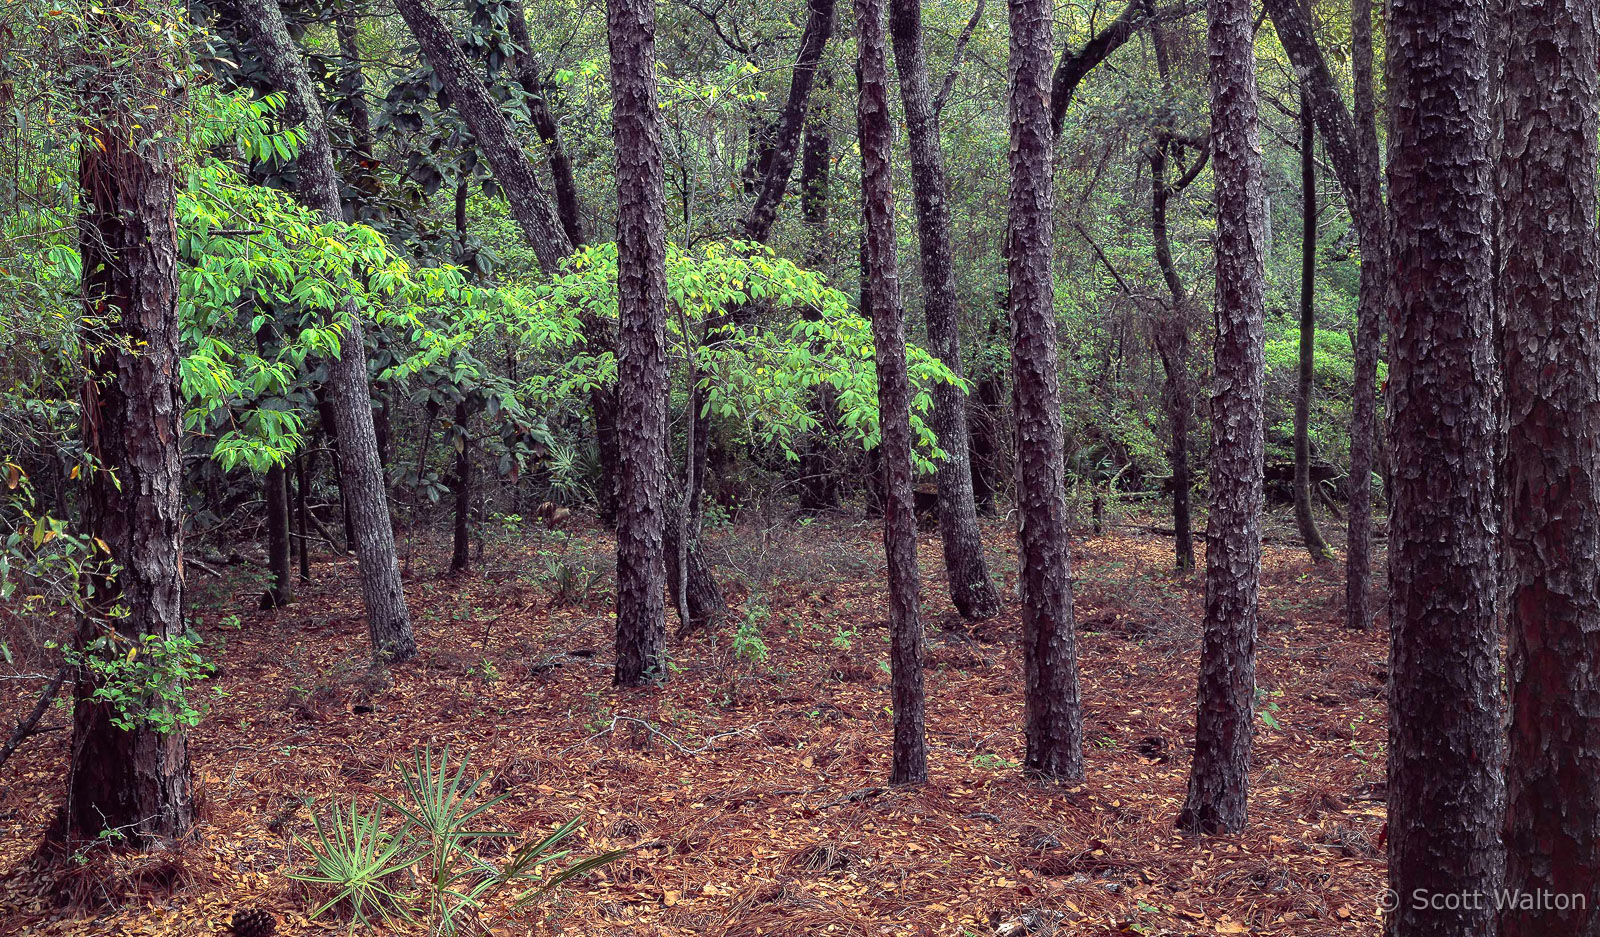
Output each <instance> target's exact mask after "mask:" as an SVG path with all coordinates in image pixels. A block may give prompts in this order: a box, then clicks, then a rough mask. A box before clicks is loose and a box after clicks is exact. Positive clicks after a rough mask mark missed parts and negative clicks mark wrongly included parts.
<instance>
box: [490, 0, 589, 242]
mask: <svg viewBox="0 0 1600 937" xmlns="http://www.w3.org/2000/svg"><path fill="white" fill-rule="evenodd" d="M506 31H507V33H509V34H510V36H511V41H512V42H514V43H516V46H517V51H516V52H514V53H513V54H512V64H513V65H514V66H515V68H516V75H517V83H518V84H520V85H522V91H523V93H524V94H526V95H527V99H526V100H527V103H528V116H529V117H530V118H532V122H533V129H534V131H535V132H537V133H538V134H539V139H540V141H541V142H543V143H544V145H545V149H546V150H548V151H549V154H550V155H549V162H550V183H551V188H553V189H554V190H555V196H556V215H557V217H559V218H560V220H561V228H562V230H564V231H565V232H566V234H567V240H568V241H569V242H571V244H572V246H573V247H581V246H582V245H583V244H584V243H585V242H586V240H587V238H586V237H585V236H584V231H583V213H582V211H581V209H580V203H579V201H578V180H577V178H576V177H575V176H574V175H573V172H572V158H571V157H570V156H568V155H567V147H566V145H565V144H564V143H563V142H562V140H561V125H560V123H558V122H557V121H556V117H555V114H554V113H553V112H552V111H551V110H550V102H549V101H547V100H545V83H544V81H543V80H541V79H540V77H539V63H538V62H537V61H535V59H534V57H533V42H532V39H531V38H530V37H529V36H528V15H527V13H526V12H525V11H524V10H523V6H522V0H510V2H509V3H508V4H507V5H506Z"/></svg>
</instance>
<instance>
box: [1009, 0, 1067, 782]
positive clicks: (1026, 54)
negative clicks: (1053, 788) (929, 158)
mask: <svg viewBox="0 0 1600 937" xmlns="http://www.w3.org/2000/svg"><path fill="white" fill-rule="evenodd" d="M1009 8H1010V20H1011V59H1010V72H1011V81H1010V85H1011V88H1010V92H1011V94H1010V98H1011V155H1010V162H1011V194H1010V221H1009V226H1008V230H1007V232H1006V240H1007V247H1006V258H1007V263H1006V266H1007V276H1008V281H1009V285H1010V286H1009V294H1008V295H1009V303H1010V307H1011V369H1012V381H1011V406H1012V411H1013V413H1014V414H1015V416H1016V459H1017V514H1018V530H1017V556H1018V566H1019V569H1018V572H1017V576H1018V580H1019V582H1020V584H1021V586H1022V656H1023V666H1024V670H1025V671H1026V678H1027V683H1026V687H1025V691H1026V694H1027V703H1026V709H1027V713H1026V723H1027V725H1026V734H1027V739H1028V748H1027V755H1026V758H1025V761H1024V769H1025V770H1026V771H1027V773H1028V774H1030V775H1035V776H1038V777H1045V778H1055V779H1063V780H1076V779H1079V778H1082V777H1083V709H1082V706H1081V704H1080V702H1079V698H1078V649H1077V640H1076V637H1075V635H1074V624H1073V617H1072V551H1071V547H1070V545H1069V543H1068V542H1067V499H1066V482H1065V459H1064V457H1063V453H1062V431H1061V386H1060V377H1059V376H1058V373H1059V361H1058V357H1057V355H1058V351H1057V347H1056V310H1055V289H1054V284H1053V282H1052V278H1051V255H1052V243H1053V240H1054V231H1053V229H1052V219H1051V209H1052V207H1053V205H1054V202H1055V197H1054V182H1055V180H1054V172H1053V168H1052V163H1051V160H1052V151H1053V150H1054V138H1053V134H1052V132H1051V129H1050V54H1051V48H1050V44H1051V38H1050V30H1051V23H1050V16H1051V4H1050V3H1049V2H1048V0H1010V2H1009Z"/></svg>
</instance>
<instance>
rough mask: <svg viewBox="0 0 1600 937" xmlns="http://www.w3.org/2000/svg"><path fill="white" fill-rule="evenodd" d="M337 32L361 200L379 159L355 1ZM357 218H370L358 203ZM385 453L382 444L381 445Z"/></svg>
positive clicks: (370, 193) (338, 16) (342, 13)
mask: <svg viewBox="0 0 1600 937" xmlns="http://www.w3.org/2000/svg"><path fill="white" fill-rule="evenodd" d="M333 22H334V34H335V36H336V37H337V39H338V41H339V56H340V58H342V59H343V61H342V62H340V63H339V97H340V102H339V105H340V106H339V108H338V109H337V110H342V111H344V113H345V116H346V117H347V118H348V119H349V122H350V143H351V153H350V155H351V157H352V158H353V159H354V161H355V166H354V167H352V171H351V178H350V185H351V187H352V188H354V189H355V190H356V191H357V192H359V193H360V196H359V198H358V202H359V201H361V200H365V199H374V198H376V197H377V196H378V190H379V183H378V173H377V169H378V161H377V159H376V158H375V157H374V155H373V135H372V113H371V110H370V109H369V108H368V107H367V79H366V75H365V74H364V73H363V72H362V70H361V43H360V38H361V36H360V26H361V23H360V11H359V8H358V7H357V5H356V4H353V3H350V4H338V5H336V6H335V8H334V13H333ZM354 208H355V210H354V211H353V212H352V214H353V215H354V216H355V220H357V221H363V222H368V221H370V220H371V219H370V218H368V217H367V213H366V212H363V211H362V206H361V205H360V204H357V205H356V206H354ZM378 451H379V452H380V453H381V452H383V446H382V445H381V444H380V445H379V446H378Z"/></svg>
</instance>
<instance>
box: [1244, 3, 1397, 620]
mask: <svg viewBox="0 0 1600 937" xmlns="http://www.w3.org/2000/svg"><path fill="white" fill-rule="evenodd" d="M1262 7H1263V8H1264V9H1265V10H1266V11H1267V13H1268V14H1269V15H1270V16H1271V17H1272V25H1273V27H1274V28H1275V29H1276V30H1277V33H1278V39H1279V41H1280V42H1282V43H1283V48H1284V51H1286V52H1287V53H1288V55H1289V61H1290V62H1291V63H1293V64H1294V67H1295V70H1296V71H1297V72H1299V74H1300V75H1301V80H1302V81H1304V82H1305V86H1306V89H1307V90H1308V91H1309V92H1310V95H1311V113H1312V116H1313V117H1314V118H1315V119H1316V122H1317V129H1318V130H1320V131H1321V132H1322V148H1323V150H1324V151H1325V152H1326V153H1327V154H1328V159H1329V162H1331V163H1332V164H1333V172H1334V175H1335V176H1336V177H1337V178H1338V180H1339V188H1340V189H1341V190H1342V192H1343V194H1344V200H1345V204H1346V205H1347V206H1348V207H1349V209H1350V216H1351V217H1352V218H1354V219H1355V223H1356V241H1357V244H1358V245H1359V247H1360V249H1361V282H1360V286H1359V299H1358V303H1357V307H1358V308H1357V311H1356V340H1355V349H1354V363H1353V369H1352V370H1353V374H1352V384H1351V392H1350V483H1349V487H1348V491H1347V492H1346V496H1347V497H1348V502H1347V503H1348V505H1349V514H1348V521H1347V523H1348V527H1347V535H1346V537H1345V621H1346V624H1347V625H1348V626H1349V627H1351V628H1355V629H1359V630H1365V629H1366V628H1368V627H1370V626H1371V624H1372V481H1371V480H1372V470H1373V464H1374V459H1373V444H1374V440H1375V436H1376V432H1377V412H1378V408H1377V374H1378V352H1379V348H1378V346H1379V341H1380V338H1381V333H1382V324H1383V317H1384V315H1385V311H1384V310H1385V304H1386V303H1387V301H1388V282H1389V274H1390V263H1389V228H1388V221H1387V220H1386V218H1385V211H1384V206H1383V189H1382V185H1381V178H1380V177H1381V168H1380V164H1379V155H1378V121H1377V102H1376V95H1375V93H1374V90H1373V84H1374V82H1373V69H1372V3H1371V0H1351V4H1350V66H1351V68H1350V70H1351V75H1352V78H1353V79H1354V87H1353V92H1352V93H1353V97H1354V106H1355V117H1354V118H1353V119H1352V118H1351V116H1350V112H1349V111H1347V110H1345V106H1344V102H1343V101H1342V100H1341V99H1340V97H1339V89H1338V84H1337V83H1336V82H1335V80H1334V78H1333V73H1332V72H1331V71H1329V69H1328V63H1327V61H1326V60H1325V59H1324V58H1323V56H1322V51H1321V50H1320V49H1318V48H1317V43H1316V39H1315V38H1314V37H1313V35H1312V31H1311V19H1310V16H1309V15H1308V12H1307V10H1306V7H1305V5H1304V3H1302V2H1301V0H1262Z"/></svg>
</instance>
